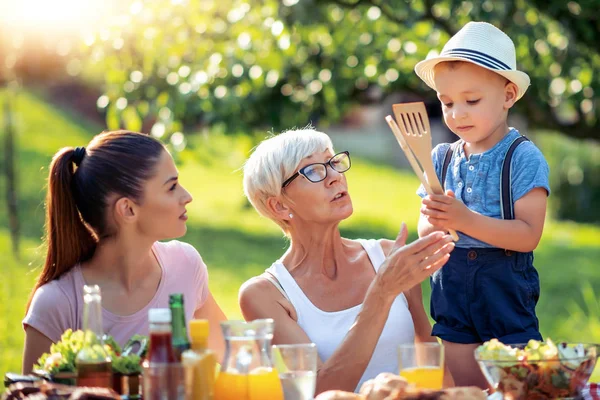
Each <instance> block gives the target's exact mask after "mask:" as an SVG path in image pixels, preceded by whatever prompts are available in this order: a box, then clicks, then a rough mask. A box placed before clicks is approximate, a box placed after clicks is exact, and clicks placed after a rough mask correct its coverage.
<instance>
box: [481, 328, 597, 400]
mask: <svg viewBox="0 0 600 400" xmlns="http://www.w3.org/2000/svg"><path fill="white" fill-rule="evenodd" d="M596 356H597V354H596V347H595V346H594V345H584V344H581V343H558V344H555V343H554V342H553V341H552V340H550V339H547V340H546V341H545V342H540V341H537V340H530V341H529V342H528V343H527V345H526V346H509V345H505V344H503V343H501V342H500V341H498V340H497V339H492V340H490V341H488V342H485V343H484V344H483V345H481V346H479V347H478V348H477V350H475V358H476V359H477V361H478V362H479V364H480V365H481V366H482V368H483V371H484V374H486V375H487V376H488V379H490V380H491V381H492V382H494V383H495V384H497V388H498V390H500V391H501V392H502V393H504V394H505V395H507V397H509V398H512V399H516V400H521V399H528V400H529V399H536V400H537V399H555V398H566V397H576V396H577V394H578V391H579V390H581V389H582V388H583V387H584V386H585V384H586V382H587V380H588V379H589V377H590V375H591V373H592V371H593V370H594V365H595V363H596Z"/></svg>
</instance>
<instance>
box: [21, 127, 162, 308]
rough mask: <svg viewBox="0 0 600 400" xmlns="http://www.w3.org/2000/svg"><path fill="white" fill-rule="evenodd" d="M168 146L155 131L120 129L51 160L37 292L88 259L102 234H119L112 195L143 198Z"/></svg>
mask: <svg viewBox="0 0 600 400" xmlns="http://www.w3.org/2000/svg"><path fill="white" fill-rule="evenodd" d="M163 151H165V149H164V147H163V145H162V143H160V142H159V141H158V140H156V139H154V138H152V137H151V136H148V135H145V134H141V133H135V132H128V131H115V132H107V133H102V134H100V135H97V136H96V137H95V138H94V139H93V140H92V142H91V143H90V144H89V146H88V147H87V149H83V148H77V149H74V148H64V149H61V150H59V151H58V152H57V153H56V155H55V156H54V158H53V159H52V162H51V163H50V172H49V175H48V192H47V195H46V224H45V238H44V239H45V240H44V241H45V243H46V245H47V253H46V261H45V263H44V267H43V269H42V272H41V273H40V275H39V277H38V279H37V281H36V283H35V285H34V287H33V290H32V292H31V295H30V297H29V301H28V302H27V307H26V310H29V306H30V304H31V300H32V298H33V295H34V293H35V291H36V290H37V289H38V288H39V287H40V286H42V285H44V284H46V283H48V282H50V281H52V280H54V279H58V278H59V277H60V276H61V275H62V274H64V273H65V272H68V271H69V270H70V269H71V268H73V266H75V264H77V263H79V262H83V261H86V260H88V259H89V258H90V257H91V256H92V255H93V254H94V250H95V248H96V244H97V242H98V240H99V239H101V238H105V237H110V236H111V235H113V234H114V233H115V231H114V227H113V226H111V223H110V221H108V220H107V218H106V215H107V212H106V211H107V208H108V196H109V195H111V194H118V195H119V196H123V197H129V198H131V199H133V200H134V201H136V202H140V203H141V202H142V201H143V198H142V194H143V185H144V182H145V181H147V180H148V179H150V178H151V177H152V176H153V175H154V173H155V167H156V163H157V162H158V160H159V159H160V156H161V154H162V152H163Z"/></svg>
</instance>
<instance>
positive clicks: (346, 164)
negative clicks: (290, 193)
mask: <svg viewBox="0 0 600 400" xmlns="http://www.w3.org/2000/svg"><path fill="white" fill-rule="evenodd" d="M328 165H329V166H330V167H331V169H332V170H334V171H337V172H340V173H342V172H346V171H348V170H349V169H350V165H351V163H350V152H348V151H342V152H341V153H337V154H336V155H334V156H333V157H331V158H330V159H329V161H327V162H325V163H314V164H308V165H307V166H305V167H302V168H300V169H299V170H298V172H296V173H295V174H294V175H292V176H290V177H289V178H288V179H287V180H286V181H285V182H283V185H281V188H284V187H286V186H288V185H289V184H290V183H292V181H293V180H294V179H296V178H297V177H298V175H302V176H303V177H305V178H306V179H308V180H309V181H311V182H313V183H317V182H321V181H322V180H324V179H325V178H327V166H328Z"/></svg>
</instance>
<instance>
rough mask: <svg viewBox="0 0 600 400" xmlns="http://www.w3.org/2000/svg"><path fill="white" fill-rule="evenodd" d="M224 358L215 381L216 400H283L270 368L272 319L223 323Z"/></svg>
mask: <svg viewBox="0 0 600 400" xmlns="http://www.w3.org/2000/svg"><path fill="white" fill-rule="evenodd" d="M221 329H222V331H223V337H224V338H225V357H224V360H223V363H222V364H221V372H220V373H219V376H218V377H217V381H216V382H215V392H214V393H215V397H214V399H215V400H263V399H269V400H283V389H282V387H281V381H280V380H279V375H278V373H277V371H276V370H275V369H274V368H273V367H272V365H271V341H272V340H273V320H272V319H263V320H255V321H250V322H244V321H226V322H221Z"/></svg>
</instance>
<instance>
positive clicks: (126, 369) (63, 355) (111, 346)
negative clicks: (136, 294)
mask: <svg viewBox="0 0 600 400" xmlns="http://www.w3.org/2000/svg"><path fill="white" fill-rule="evenodd" d="M132 341H138V342H140V343H142V344H143V345H144V346H145V343H147V338H146V337H145V336H142V335H135V336H134V337H132V338H131V340H130V341H129V342H128V344H129V343H131V342H132ZM83 342H84V332H83V331H81V330H77V331H73V330H72V329H67V330H66V331H65V332H64V333H63V334H62V336H61V337H60V340H59V341H58V342H56V343H54V344H52V346H50V352H48V353H44V354H42V356H41V357H40V358H39V359H38V361H37V364H36V365H34V367H33V369H34V370H38V371H43V372H45V373H47V374H50V375H56V374H58V373H61V372H76V371H77V367H76V365H75V358H76V357H77V353H78V352H79V350H81V348H82V347H83ZM126 347H127V345H126ZM92 351H93V350H92ZM104 351H106V352H107V353H108V355H109V356H110V358H111V360H112V370H113V372H114V373H117V374H124V375H128V374H139V373H141V372H142V367H141V361H142V357H143V356H144V354H145V348H144V349H141V351H139V352H138V353H137V354H135V353H127V354H122V353H123V352H122V349H121V346H119V344H118V343H117V342H116V341H115V339H114V338H113V337H112V336H109V335H105V336H104Z"/></svg>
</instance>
